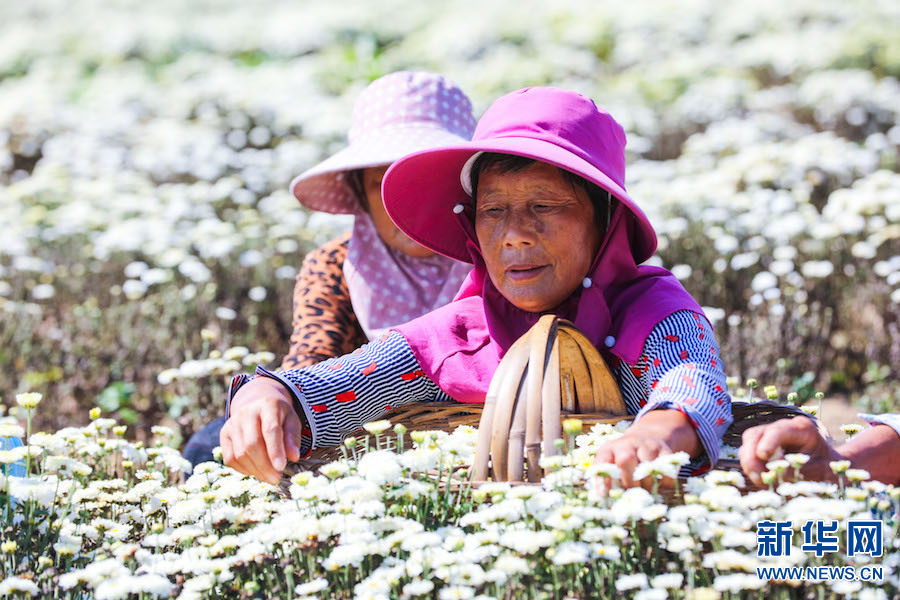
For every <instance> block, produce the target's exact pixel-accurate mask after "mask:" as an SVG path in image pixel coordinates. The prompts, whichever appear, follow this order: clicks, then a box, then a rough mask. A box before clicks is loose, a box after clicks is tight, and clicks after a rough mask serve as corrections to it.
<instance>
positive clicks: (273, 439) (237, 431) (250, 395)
mask: <svg viewBox="0 0 900 600" xmlns="http://www.w3.org/2000/svg"><path fill="white" fill-rule="evenodd" d="M301 427H302V424H301V422H300V418H299V417H298V416H297V414H296V413H295V412H294V407H293V405H292V402H291V396H290V394H289V393H288V391H287V390H285V389H284V386H282V385H281V384H280V383H279V382H277V381H275V380H273V379H269V378H265V377H258V378H256V379H253V380H252V381H249V382H248V383H246V384H244V386H243V387H242V388H241V389H240V390H239V391H238V392H237V394H235V395H234V398H232V400H231V415H230V417H229V419H228V420H227V421H226V422H225V425H224V426H223V427H222V432H221V433H220V434H219V443H220V445H221V446H222V458H223V460H224V461H225V464H226V465H227V466H229V467H231V468H233V469H235V470H237V471H240V472H241V473H244V474H245V475H252V476H253V477H256V478H257V479H260V480H262V481H267V482H269V483H272V484H277V483H278V482H279V481H280V480H281V472H282V471H283V470H284V468H285V466H287V461H288V460H292V461H297V460H300V447H299V440H300V431H301Z"/></svg>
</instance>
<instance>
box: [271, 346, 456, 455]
mask: <svg viewBox="0 0 900 600" xmlns="http://www.w3.org/2000/svg"><path fill="white" fill-rule="evenodd" d="M257 373H258V374H260V375H267V376H270V377H275V378H276V379H278V380H279V381H281V382H282V383H284V384H285V385H286V387H287V388H288V389H289V390H291V393H293V394H294V397H295V400H298V401H299V402H300V403H301V405H304V406H305V407H306V408H308V410H307V411H306V412H307V414H311V415H312V419H311V420H310V423H309V428H308V430H306V431H304V433H303V436H302V439H301V445H300V449H301V452H304V453H305V452H308V451H309V450H311V449H312V448H323V447H329V446H336V445H338V444H340V443H341V441H343V439H344V438H345V437H346V436H348V435H350V434H352V433H354V432H356V431H358V430H359V429H360V428H361V427H362V426H363V425H364V424H366V423H368V422H370V421H374V420H376V419H379V418H381V417H383V416H384V415H385V414H386V413H388V412H390V410H391V409H392V408H394V407H396V406H400V405H402V404H410V403H412V402H441V401H448V400H451V398H450V396H448V395H447V394H445V393H444V392H443V391H441V389H440V388H439V387H438V386H437V384H435V383H434V382H433V381H431V380H430V379H428V378H427V377H426V376H425V374H424V373H423V372H422V370H421V368H420V366H419V363H418V361H417V360H416V357H415V356H414V355H413V353H412V350H411V349H410V347H409V344H408V343H407V342H406V338H404V337H403V336H402V335H400V333H398V332H396V331H391V332H389V333H388V334H386V335H384V336H382V337H381V338H380V339H378V340H375V341H374V342H371V343H369V344H366V345H364V346H362V347H360V348H359V349H357V350H355V351H354V352H352V353H351V354H346V355H344V356H340V357H338V358H329V359H328V360H326V361H323V362H320V363H318V364H315V365H312V366H310V367H305V368H303V369H291V370H287V371H276V372H274V373H269V372H268V371H265V370H264V369H257ZM298 386H299V391H300V393H297V392H298Z"/></svg>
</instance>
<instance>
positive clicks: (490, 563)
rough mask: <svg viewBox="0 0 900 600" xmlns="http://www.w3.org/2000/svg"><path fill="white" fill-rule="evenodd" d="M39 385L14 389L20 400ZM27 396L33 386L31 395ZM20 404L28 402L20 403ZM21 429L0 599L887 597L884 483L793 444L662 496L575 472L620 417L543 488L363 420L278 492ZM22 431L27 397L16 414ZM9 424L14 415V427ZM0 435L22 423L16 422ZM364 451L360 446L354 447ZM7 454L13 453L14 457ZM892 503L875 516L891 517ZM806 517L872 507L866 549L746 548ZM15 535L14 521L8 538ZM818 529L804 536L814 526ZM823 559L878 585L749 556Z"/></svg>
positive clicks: (451, 440)
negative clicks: (751, 476)
mask: <svg viewBox="0 0 900 600" xmlns="http://www.w3.org/2000/svg"><path fill="white" fill-rule="evenodd" d="M22 396H36V395H32V394H27V395H26V394H22V395H20V396H19V398H20V399H21V398H22ZM38 399H39V397H38ZM33 404H34V402H32V405H33ZM99 413H100V411H99V410H98V409H95V410H94V413H93V414H92V415H91V416H92V417H95V418H94V419H93V420H92V421H91V423H90V424H88V425H87V426H85V427H82V428H74V427H68V428H64V429H61V430H59V431H57V432H55V433H53V434H47V433H35V434H33V435H30V442H31V444H30V445H28V446H20V447H19V448H17V449H14V450H4V451H0V462H2V463H4V464H5V465H7V466H6V467H5V468H6V469H9V470H10V471H13V470H16V469H18V470H19V471H23V470H24V469H23V467H22V463H21V461H25V462H27V463H28V464H27V467H28V468H29V469H30V470H32V471H34V475H32V476H31V477H23V476H21V475H23V473H21V472H20V473H19V476H14V475H13V474H12V473H10V474H9V475H5V476H3V477H2V480H0V482H2V488H0V492H2V493H0V499H2V502H3V510H4V519H5V522H6V523H7V524H9V525H12V526H13V527H12V528H10V527H6V528H5V529H4V533H3V542H2V545H0V549H2V563H0V564H2V572H3V574H4V575H6V576H7V577H6V578H5V579H3V580H2V582H0V594H3V595H13V594H19V595H22V596H32V595H34V596H40V597H48V598H83V597H95V598H98V599H113V598H166V597H177V598H181V599H185V600H187V599H195V598H196V599H198V600H199V599H201V598H285V599H297V598H310V599H312V598H370V599H381V598H435V597H436V598H440V599H448V598H470V599H471V598H479V599H487V598H564V597H565V598H596V597H613V596H615V597H617V598H626V597H627V598H636V599H644V600H650V599H665V598H673V599H680V598H684V599H695V600H700V599H719V598H721V599H727V598H735V599H736V598H763V597H765V598H807V597H810V598H842V597H847V596H852V597H859V598H869V599H884V600H887V599H888V598H894V597H896V595H897V594H898V593H900V578H898V572H900V552H898V551H897V548H898V547H900V520H898V519H897V517H896V514H898V512H900V489H898V488H895V487H893V486H885V485H884V484H881V483H878V482H869V481H866V480H867V479H868V474H867V473H865V472H864V471H860V470H854V469H849V470H847V466H846V465H839V464H833V468H834V469H835V470H836V472H840V473H842V475H841V480H840V483H841V485H840V487H838V485H835V484H825V483H813V482H799V483H786V482H783V481H782V479H783V477H784V475H785V474H786V472H787V471H790V470H791V469H793V468H797V467H799V465H800V464H802V459H803V456H802V455H787V457H786V459H785V460H781V461H776V463H773V464H771V465H770V466H771V469H772V470H771V471H770V474H771V478H770V479H769V481H771V484H770V486H769V489H766V490H759V491H750V492H747V491H746V490H743V491H744V492H745V493H743V494H742V490H741V488H742V487H744V485H745V484H744V480H743V477H742V476H741V475H740V474H738V473H737V472H733V471H732V472H725V471H714V472H711V473H710V474H708V475H707V476H706V477H705V478H691V479H689V480H688V481H687V483H686V484H685V485H684V487H683V488H681V489H677V490H676V493H675V495H674V496H673V495H671V494H669V495H668V496H667V497H664V496H662V495H661V494H659V493H658V491H657V490H656V486H653V490H654V491H653V492H652V493H651V492H649V491H647V490H645V489H644V488H634V489H630V490H627V491H624V492H623V491H622V490H614V491H613V492H612V493H611V494H610V495H609V496H608V497H603V498H598V497H596V496H595V495H594V492H593V487H592V486H589V485H587V483H588V482H589V480H590V478H592V477H595V476H613V477H615V476H616V475H615V471H616V469H617V467H616V466H615V465H604V464H599V465H595V464H593V456H594V454H595V452H596V449H597V445H598V444H600V443H602V442H603V441H606V440H610V439H614V438H615V437H617V436H619V435H621V432H622V428H616V427H613V426H610V425H596V426H594V427H593V428H592V430H591V431H590V432H587V433H585V434H582V435H577V436H576V435H574V432H575V431H577V424H576V427H575V429H573V428H572V424H570V423H567V427H566V429H567V430H569V431H573V435H572V436H571V437H570V441H569V450H568V452H567V453H566V454H565V455H563V456H557V457H553V458H552V459H548V460H545V462H544V466H545V468H547V469H548V470H549V471H550V473H549V474H548V475H547V476H546V477H545V478H544V481H543V483H542V485H540V486H534V485H522V486H517V487H510V486H509V484H505V483H492V484H490V483H489V484H484V485H481V486H480V487H475V488H473V487H472V486H471V485H469V483H468V480H467V477H466V476H465V473H466V469H464V468H461V467H463V466H464V465H467V464H471V461H472V455H473V453H474V446H475V437H476V435H475V434H476V430H475V429H473V428H471V427H460V428H458V429H457V430H456V431H454V432H452V433H450V434H447V433H445V432H415V433H414V434H413V435H412V438H413V447H412V448H404V447H403V441H402V440H403V436H402V434H403V433H405V432H404V431H403V430H402V429H397V428H395V429H390V428H389V427H390V424H389V423H388V422H387V421H379V422H375V423H370V424H368V425H367V426H366V429H367V431H368V433H367V435H366V436H365V438H364V439H356V438H348V439H347V440H346V441H345V444H344V451H345V452H344V455H345V458H344V459H341V460H338V461H336V462H333V463H330V464H328V465H325V466H324V467H323V468H322V469H321V471H320V473H319V474H317V475H313V474H312V473H310V472H308V471H307V472H301V473H298V474H297V475H295V476H294V477H293V478H292V479H291V485H290V489H289V490H288V493H289V497H285V496H284V494H282V493H279V491H280V490H279V488H276V487H274V486H272V485H270V484H267V483H262V482H260V481H258V480H255V479H252V478H248V477H245V476H242V475H240V474H238V473H236V472H235V471H233V470H231V469H229V468H227V467H223V466H221V465H220V464H218V463H213V462H210V463H202V464H201V465H199V466H198V467H197V469H196V470H195V471H194V473H193V474H192V475H191V476H190V478H188V479H187V480H186V481H184V482H183V483H178V482H179V480H180V477H181V474H182V471H183V470H184V469H185V468H189V465H188V464H185V462H186V461H185V460H184V459H183V458H182V457H181V456H180V455H179V454H178V452H177V451H176V450H173V449H172V448H169V447H168V446H167V443H168V441H169V438H170V437H171V435H172V433H173V432H172V431H171V430H169V429H167V428H165V427H155V428H154V429H153V434H154V436H155V437H154V441H153V442H152V443H149V444H142V443H132V442H129V441H127V440H126V439H125V434H126V429H125V427H124V426H121V425H117V424H116V422H115V421H114V420H112V419H107V418H103V417H101V416H100V414H99ZM26 416H27V422H28V427H29V429H30V416H31V410H28V411H27V415H26ZM17 429H18V430H17ZM0 433H2V434H4V435H15V434H19V435H21V434H24V432H23V431H21V427H20V426H19V425H18V424H17V423H16V422H15V420H14V419H10V418H8V417H7V418H4V420H3V421H0ZM364 450H367V451H365V452H364ZM17 461H19V462H17ZM687 461H688V456H687V454H685V453H679V454H675V455H670V456H663V457H660V458H658V459H656V460H655V461H653V462H650V463H643V464H642V465H641V466H640V467H639V468H638V471H636V472H635V478H637V479H644V478H648V480H650V481H652V480H654V479H658V478H660V477H663V476H668V477H673V476H675V474H676V473H677V471H678V468H679V466H680V465H682V464H684V463H686V462H687ZM892 513H893V514H894V516H893V517H892V516H891V514H892ZM813 516H815V517H816V518H822V519H827V520H834V521H837V522H838V523H840V524H841V525H840V528H841V534H842V535H843V533H844V531H843V530H844V524H845V523H849V522H850V520H853V519H871V518H873V517H878V518H879V519H880V520H879V521H877V522H878V523H880V525H879V529H880V530H881V535H882V539H883V543H884V551H883V556H882V557H873V556H868V555H863V556H856V557H853V558H850V557H848V556H844V555H842V554H839V555H829V554H825V555H824V557H819V558H816V556H815V554H810V553H809V552H808V550H807V549H806V547H805V546H802V545H801V540H800V536H799V535H797V534H799V531H796V533H795V535H794V536H793V539H790V538H789V540H788V541H787V548H786V550H785V555H784V556H780V557H762V558H760V557H758V551H757V542H758V539H757V532H756V531H754V529H755V528H756V523H757V522H758V521H767V520H769V521H780V520H786V521H791V522H792V523H795V524H797V523H798V522H801V521H802V520H805V519H810V518H812V517H813ZM12 532H14V533H12ZM821 539H822V538H821V536H820V537H819V541H821ZM824 565H827V566H829V567H832V568H840V567H852V568H853V569H857V570H859V572H862V569H864V568H866V567H867V566H869V567H871V566H873V565H879V566H880V567H881V568H882V570H883V577H882V578H879V580H878V581H873V582H863V581H849V580H835V581H829V582H823V581H811V582H808V583H807V582H803V581H794V582H792V585H788V584H786V583H783V582H782V583H778V582H768V581H765V580H762V579H760V578H759V577H758V576H757V568H764V567H767V566H768V567H799V568H801V569H804V570H805V569H807V568H814V567H816V566H824Z"/></svg>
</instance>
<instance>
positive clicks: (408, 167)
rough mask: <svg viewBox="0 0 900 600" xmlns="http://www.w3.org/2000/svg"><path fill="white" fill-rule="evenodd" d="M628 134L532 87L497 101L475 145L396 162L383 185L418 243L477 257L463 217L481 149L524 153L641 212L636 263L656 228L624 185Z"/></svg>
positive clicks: (581, 100)
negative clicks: (469, 243) (471, 173)
mask: <svg viewBox="0 0 900 600" xmlns="http://www.w3.org/2000/svg"><path fill="white" fill-rule="evenodd" d="M625 143H626V140H625V132H624V130H623V129H622V127H621V125H619V124H618V123H617V122H616V121H615V119H613V118H612V116H611V115H610V114H609V113H608V112H606V111H605V110H603V109H601V108H598V107H597V106H596V105H595V104H594V102H593V101H592V100H591V99H590V98H588V97H586V96H583V95H581V94H578V93H576V92H572V91H568V90H561V89H557V88H548V87H538V88H526V89H524V90H519V91H516V92H512V93H511V94H507V95H506V96H503V97H501V98H500V99H498V100H497V101H496V102H494V103H493V104H492V105H491V107H490V108H488V110H487V111H486V112H485V113H484V116H483V117H482V118H481V120H480V121H479V122H478V126H477V127H476V129H475V134H474V135H473V136H472V141H471V142H465V143H462V144H456V145H454V146H449V147H445V148H439V149H431V150H425V151H420V152H417V153H415V154H411V155H409V156H406V157H404V158H401V159H399V160H397V161H396V162H395V163H394V164H393V165H392V166H391V167H390V169H388V171H387V173H386V174H385V177H384V181H383V183H382V197H383V199H384V205H385V208H386V209H387V212H388V215H390V217H391V219H393V221H394V223H395V224H396V225H397V227H399V228H400V230H401V231H403V232H404V233H405V234H406V235H408V236H409V237H410V238H412V239H413V240H415V241H417V242H418V243H419V244H421V245H423V246H425V247H426V248H430V249H431V250H434V251H435V252H439V253H440V254H443V255H445V256H448V257H450V258H454V259H456V260H461V261H465V262H472V258H471V257H470V255H469V252H468V250H467V249H466V242H467V240H468V237H467V234H466V232H465V230H464V229H463V228H462V227H461V226H460V224H459V222H458V217H457V214H455V213H459V212H461V211H463V210H465V207H467V206H471V205H472V203H473V199H472V198H471V196H470V195H469V191H467V188H468V176H469V168H470V167H471V163H472V161H474V159H475V158H476V157H477V155H478V154H479V153H481V152H496V153H501V154H512V155H516V156H523V157H526V158H531V159H534V160H537V161H541V162H545V163H549V164H551V165H554V166H557V167H559V168H561V169H565V170H566V171H569V172H571V173H574V174H576V175H578V176H580V177H582V178H584V179H586V180H588V181H591V182H593V183H595V184H596V185H598V186H599V187H601V188H603V189H604V190H606V191H608V192H609V193H610V194H612V195H613V196H615V197H616V198H617V199H618V200H619V201H620V202H621V203H622V205H624V206H625V207H626V208H627V209H628V210H629V211H630V212H631V213H632V216H633V217H634V221H635V227H634V228H633V233H632V235H631V238H630V240H629V241H630V244H631V251H632V255H633V256H634V259H635V261H636V262H637V263H641V262H643V261H645V260H646V259H648V258H650V256H652V255H653V253H654V252H655V251H656V244H657V241H656V233H655V231H654V230H653V227H652V226H651V225H650V221H649V220H648V219H647V216H646V215H645V214H644V212H643V211H642V210H641V209H640V207H639V206H638V205H637V204H636V203H635V202H634V201H633V200H632V199H631V198H630V196H629V195H628V192H627V191H626V190H625V184H624V181H625Z"/></svg>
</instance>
